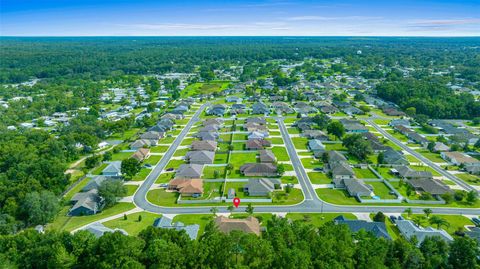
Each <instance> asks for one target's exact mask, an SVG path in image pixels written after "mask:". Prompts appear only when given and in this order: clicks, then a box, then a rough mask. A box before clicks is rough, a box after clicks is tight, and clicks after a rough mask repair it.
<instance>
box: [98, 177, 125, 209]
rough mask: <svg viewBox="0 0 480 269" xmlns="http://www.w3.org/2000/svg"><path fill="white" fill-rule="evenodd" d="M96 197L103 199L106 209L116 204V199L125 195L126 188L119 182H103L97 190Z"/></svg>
mask: <svg viewBox="0 0 480 269" xmlns="http://www.w3.org/2000/svg"><path fill="white" fill-rule="evenodd" d="M98 195H100V196H101V197H103V199H104V200H105V207H107V208H108V207H111V206H113V205H115V204H116V203H117V197H124V196H125V195H127V188H126V187H125V186H124V185H123V183H122V182H121V181H120V180H105V181H103V182H102V184H101V185H100V187H99V188H98Z"/></svg>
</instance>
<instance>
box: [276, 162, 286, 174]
mask: <svg viewBox="0 0 480 269" xmlns="http://www.w3.org/2000/svg"><path fill="white" fill-rule="evenodd" d="M277 173H278V174H279V175H283V174H284V173H285V166H284V165H283V164H281V163H280V164H277Z"/></svg>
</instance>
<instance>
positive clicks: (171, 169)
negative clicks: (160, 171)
mask: <svg viewBox="0 0 480 269" xmlns="http://www.w3.org/2000/svg"><path fill="white" fill-rule="evenodd" d="M165 171H168V172H170V171H173V167H170V168H167V170H165Z"/></svg>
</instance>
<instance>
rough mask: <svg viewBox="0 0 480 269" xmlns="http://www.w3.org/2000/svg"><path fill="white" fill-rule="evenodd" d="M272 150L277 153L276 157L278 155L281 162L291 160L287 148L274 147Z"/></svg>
mask: <svg viewBox="0 0 480 269" xmlns="http://www.w3.org/2000/svg"><path fill="white" fill-rule="evenodd" d="M272 152H273V154H275V157H277V161H280V162H281V161H289V160H290V158H289V157H288V153H287V150H286V149H285V148H284V147H273V148H272Z"/></svg>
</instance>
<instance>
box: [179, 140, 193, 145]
mask: <svg viewBox="0 0 480 269" xmlns="http://www.w3.org/2000/svg"><path fill="white" fill-rule="evenodd" d="M193 140H195V139H194V138H184V139H183V141H182V143H180V145H181V146H188V145H191V144H192V142H193Z"/></svg>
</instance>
